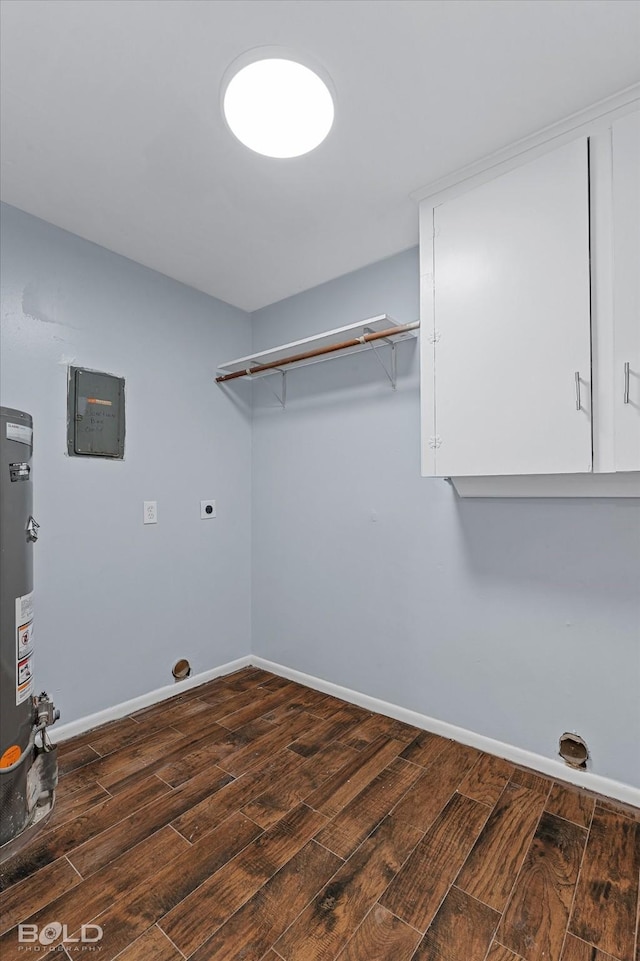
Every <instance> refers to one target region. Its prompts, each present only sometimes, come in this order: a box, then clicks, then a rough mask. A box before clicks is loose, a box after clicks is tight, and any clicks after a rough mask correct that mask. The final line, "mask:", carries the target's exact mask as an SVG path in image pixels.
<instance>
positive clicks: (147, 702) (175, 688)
mask: <svg viewBox="0 0 640 961" xmlns="http://www.w3.org/2000/svg"><path fill="white" fill-rule="evenodd" d="M250 664H252V659H251V657H250V656H249V655H248V654H247V655H245V657H239V658H237V659H236V660H235V661H229V662H228V663H227V664H222V665H221V666H220V667H214V668H211V670H209V671H201V672H200V674H194V675H193V676H192V677H188V678H186V679H185V680H184V681H180V682H179V683H174V684H167V685H166V686H165V687H157V688H156V689H155V691H148V692H147V693H146V694H141V695H140V696H139V697H133V698H131V700H130V701H122V702H121V703H120V704H115V705H114V706H113V707H107V708H105V709H104V711H97V712H96V713H95V714H88V715H87V716H86V717H80V718H78V720H77V721H69V723H68V724H61V725H60V727H57V726H56V727H54V728H51V730H50V732H49V733H50V735H51V739H52V741H53V742H54V743H56V744H57V743H58V741H68V740H69V738H71V737H76V735H78V734H84V733H85V731H92V730H93V728H94V727H100V725H101V724H108V723H109V721H117V720H118V718H121V717H126V716H127V714H134V713H135V712H136V711H141V710H142V709H143V708H144V707H150V706H151V705H152V704H157V703H159V702H160V701H166V700H167V698H170V697H175V696H176V695H177V694H182V693H183V691H188V690H190V689H191V688H192V687H199V686H200V685H201V684H206V682H207V681H212V680H213V679H214V677H222V675H223V674H233V673H234V672H235V671H239V670H240V669H241V668H243V667H248V666H249V665H250Z"/></svg>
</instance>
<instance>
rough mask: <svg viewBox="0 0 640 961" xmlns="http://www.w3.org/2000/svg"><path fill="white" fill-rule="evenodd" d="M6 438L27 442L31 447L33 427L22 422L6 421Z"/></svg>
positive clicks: (20, 442) (22, 442)
mask: <svg viewBox="0 0 640 961" xmlns="http://www.w3.org/2000/svg"><path fill="white" fill-rule="evenodd" d="M7 440H17V441H18V443H19V444H28V445H29V447H31V442H32V440H33V428H32V427H25V425H24V424H9V423H7Z"/></svg>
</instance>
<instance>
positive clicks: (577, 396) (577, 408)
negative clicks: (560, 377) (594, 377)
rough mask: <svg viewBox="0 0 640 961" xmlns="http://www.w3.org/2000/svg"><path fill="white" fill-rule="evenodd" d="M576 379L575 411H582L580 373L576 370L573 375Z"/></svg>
mask: <svg viewBox="0 0 640 961" xmlns="http://www.w3.org/2000/svg"><path fill="white" fill-rule="evenodd" d="M575 378H576V410H582V404H581V402H580V371H579V370H577V371H576V373H575Z"/></svg>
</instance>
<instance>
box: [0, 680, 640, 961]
mask: <svg viewBox="0 0 640 961" xmlns="http://www.w3.org/2000/svg"><path fill="white" fill-rule="evenodd" d="M60 770H61V780H60V786H59V790H58V799H57V805H56V810H55V813H54V815H53V817H52V819H51V820H50V822H49V823H48V824H47V826H46V829H45V831H44V832H43V833H42V834H41V835H40V836H39V837H37V838H36V839H35V840H34V841H33V842H32V843H31V844H30V846H29V847H27V848H26V849H25V850H24V851H22V852H20V853H19V854H16V855H14V857H13V858H11V859H10V860H8V861H7V862H5V864H4V865H3V866H2V872H1V891H2V893H1V894H0V912H1V918H2V924H1V926H0V934H1V937H0V947H1V949H2V958H3V961H12V959H16V961H18V959H21V961H24V959H25V958H28V957H30V956H31V955H30V953H29V951H28V950H25V949H26V948H28V947H29V944H24V943H23V944H22V945H20V944H19V942H18V925H19V924H21V923H23V924H30V925H37V926H38V928H37V931H38V932H40V931H42V930H43V929H44V928H45V927H46V926H47V925H52V924H53V923H54V922H58V923H59V924H60V925H66V931H67V935H68V936H69V937H78V935H79V932H81V929H82V925H87V924H95V925H99V926H100V927H101V928H102V930H103V937H102V940H101V941H100V942H99V949H100V950H99V951H94V952H92V953H93V954H94V955H95V956H96V957H99V958H100V959H101V961H111V959H113V958H116V957H117V958H119V959H121V961H181V959H183V958H190V959H193V961H214V959H215V961H283V959H284V961H334V959H336V961H409V959H413V961H640V954H639V953H638V951H639V945H638V931H637V927H638V913H639V906H638V875H639V871H640V811H638V810H636V809H634V808H629V807H625V806H624V805H619V804H616V803H614V802H611V801H608V800H606V799H604V798H597V797H595V796H594V795H590V794H589V793H587V792H580V791H578V790H576V789H574V788H572V787H569V786H567V785H565V784H562V783H558V782H556V783H554V782H553V781H551V780H550V779H548V778H545V777H543V776H541V775H538V774H536V773H535V772H532V771H526V770H523V769H520V768H516V767H515V766H514V765H512V764H510V763H509V762H508V761H504V760H501V759H499V758H494V757H491V756H489V755H486V754H483V753H482V752H480V751H477V750H475V749H473V748H470V747H465V746H463V745H461V744H457V743H455V742H454V741H448V740H446V739H444V738H441V737H438V736H437V735H435V734H430V733H427V732H424V731H420V730H418V729H416V728H412V727H410V726H408V725H406V724H402V723H401V722H399V721H395V720H391V719H390V718H386V717H383V716H381V715H378V714H371V713H370V712H368V711H365V710H363V709H362V708H359V707H356V706H354V705H352V704H347V703H345V702H344V701H340V700H337V699H336V698H334V697H330V696H328V695H325V694H320V693H318V692H316V691H312V690H310V689H309V688H305V687H302V686H301V685H299V684H295V683H293V682H291V681H287V680H284V679H283V678H279V677H276V676H274V675H272V674H268V673H266V672H265V671H262V670H259V669H257V668H247V669H245V670H243V671H240V672H238V673H237V674H233V675H231V676H229V677H225V678H218V679H216V680H214V681H211V682H210V683H209V684H205V685H203V686H202V687H198V688H195V689H192V690H190V691H185V692H184V693H182V694H179V695H178V696H177V697H175V698H172V699H171V700H170V701H165V702H164V703H163V704H159V705H156V706H154V707H151V708H148V709H146V710H144V711H141V712H139V713H138V714H135V715H133V716H131V717H127V718H123V719H122V720H119V721H115V722H113V723H112V724H109V725H106V726H104V727H102V728H99V729H97V730H95V731H91V732H89V733H87V734H83V735H81V736H80V737H77V738H74V740H72V741H68V742H66V743H64V744H62V745H61V746H60ZM31 930H36V929H31ZM53 933H55V931H54V932H53ZM60 942H61V938H60V937H59V938H58V939H57V940H56V939H55V938H54V939H53V940H52V941H51V944H52V945H56V944H57V945H59V944H60ZM65 944H66V948H65V949H64V950H63V948H62V947H60V955H58V956H61V955H64V954H65V951H66V955H67V956H68V957H69V958H77V957H81V956H83V954H85V956H88V953H85V952H82V951H81V950H80V949H81V948H82V947H83V945H82V943H81V942H80V943H78V942H73V941H70V940H67V941H66V942H65ZM96 947H98V945H96ZM41 950H42V949H41Z"/></svg>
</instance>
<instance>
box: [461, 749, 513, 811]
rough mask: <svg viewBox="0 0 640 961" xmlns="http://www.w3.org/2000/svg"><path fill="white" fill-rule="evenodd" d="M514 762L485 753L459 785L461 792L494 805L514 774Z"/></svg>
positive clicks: (475, 799)
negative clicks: (510, 762)
mask: <svg viewBox="0 0 640 961" xmlns="http://www.w3.org/2000/svg"><path fill="white" fill-rule="evenodd" d="M513 771H514V767H513V764H509V762H508V761H504V760H503V759H502V758H499V757H494V755H493V754H483V755H482V756H481V757H479V758H478V760H477V761H476V763H475V764H474V766H473V767H472V768H471V770H470V771H469V773H468V774H467V776H466V777H465V779H464V780H463V782H462V783H461V785H460V787H459V789H458V790H459V791H460V794H466V796H467V797H470V798H473V799H474V801H481V802H482V803H483V804H488V805H490V806H491V807H493V806H494V804H495V803H496V801H497V800H498V798H499V797H500V795H501V794H502V792H503V790H504V788H505V785H506V783H507V781H508V780H509V778H510V777H511V775H512V774H513Z"/></svg>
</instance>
